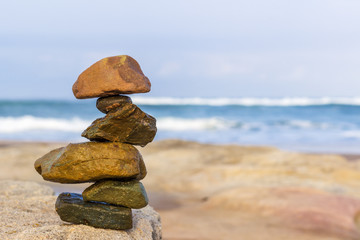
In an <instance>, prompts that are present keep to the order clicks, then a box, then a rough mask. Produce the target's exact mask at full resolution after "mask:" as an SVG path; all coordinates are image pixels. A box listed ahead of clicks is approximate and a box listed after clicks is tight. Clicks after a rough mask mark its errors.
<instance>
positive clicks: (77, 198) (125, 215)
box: [55, 193, 132, 230]
mask: <svg viewBox="0 0 360 240" xmlns="http://www.w3.org/2000/svg"><path fill="white" fill-rule="evenodd" d="M55 207H56V212H57V213H58V214H59V216H60V218H61V220H63V221H65V222H71V223H75V224H84V225H89V226H93V227H96V228H108V229H116V230H124V229H130V228H132V214H131V209H130V208H126V207H121V206H114V205H110V204H106V203H100V202H97V203H96V202H85V201H84V200H83V198H82V196H81V194H76V193H61V194H60V195H59V197H58V198H57V200H56V203H55Z"/></svg>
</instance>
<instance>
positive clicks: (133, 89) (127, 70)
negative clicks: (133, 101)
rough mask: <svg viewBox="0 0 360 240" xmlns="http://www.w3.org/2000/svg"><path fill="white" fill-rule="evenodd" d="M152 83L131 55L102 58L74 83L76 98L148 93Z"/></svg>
mask: <svg viewBox="0 0 360 240" xmlns="http://www.w3.org/2000/svg"><path fill="white" fill-rule="evenodd" d="M150 88H151V84H150V81H149V79H148V78H147V77H146V76H145V75H144V73H143V72H142V71H141V68H140V66H139V64H138V63H137V62H136V61H135V59H133V58H132V57H130V56H126V55H121V56H114V57H107V58H104V59H101V60H100V61H98V62H96V63H95V64H93V65H91V66H90V67H89V68H88V69H86V70H85V71H84V72H82V73H81V74H80V76H79V78H78V79H77V81H76V82H75V83H74V85H73V88H72V90H73V93H74V95H75V97H76V98H79V99H82V98H94V97H107V96H113V95H117V94H131V93H146V92H149V91H150Z"/></svg>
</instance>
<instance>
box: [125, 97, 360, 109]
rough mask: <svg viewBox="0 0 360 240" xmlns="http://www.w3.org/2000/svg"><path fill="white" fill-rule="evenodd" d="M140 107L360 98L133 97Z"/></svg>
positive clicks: (283, 103) (353, 100)
mask: <svg viewBox="0 0 360 240" xmlns="http://www.w3.org/2000/svg"><path fill="white" fill-rule="evenodd" d="M132 99H133V101H134V103H135V104H139V105H200V106H226V105H239V106H279V107H286V106H312V105H329V104H339V105H357V106H359V105H360V97H351V98H346V97H338V98H330V97H322V98H306V97H299V98H170V97H133V98H132Z"/></svg>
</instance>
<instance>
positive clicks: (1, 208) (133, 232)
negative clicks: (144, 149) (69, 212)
mask: <svg viewBox="0 0 360 240" xmlns="http://www.w3.org/2000/svg"><path fill="white" fill-rule="evenodd" d="M55 201H56V196H54V193H53V191H52V189H51V188H50V187H47V186H43V185H40V184H38V183H35V182H25V181H10V180H3V181H0V239H7V240H15V239H16V240H33V239H37V240H47V239H53V240H60V239H66V240H76V239H88V240H97V239H104V240H134V239H136V240H140V239H141V240H159V239H162V237H161V222H160V216H159V214H158V213H157V212H155V211H154V210H153V209H152V208H151V207H149V206H147V207H145V208H142V209H140V210H133V228H132V229H129V230H126V231H118V230H109V229H101V228H94V227H90V226H86V225H74V224H64V222H63V221H61V220H60V218H59V216H58V215H57V214H56V212H55V207H54V204H55Z"/></svg>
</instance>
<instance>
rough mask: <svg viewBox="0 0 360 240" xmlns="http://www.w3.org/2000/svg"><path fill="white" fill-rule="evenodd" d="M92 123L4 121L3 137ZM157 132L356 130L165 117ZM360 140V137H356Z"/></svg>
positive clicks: (36, 119)
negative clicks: (11, 134)
mask: <svg viewBox="0 0 360 240" xmlns="http://www.w3.org/2000/svg"><path fill="white" fill-rule="evenodd" d="M90 123H91V121H88V120H84V119H81V118H71V119H62V118H41V117H34V116H21V117H0V134H1V133H3V134H10V133H21V132H26V131H60V132H74V133H80V132H82V131H83V130H84V129H86V128H87V127H88V126H89V125H90ZM156 125H157V128H158V129H159V130H160V131H161V130H163V131H213V130H226V129H238V130H242V131H268V130H271V129H277V130H289V129H302V130H309V129H310V130H326V129H332V130H335V129H337V130H342V129H345V127H346V129H349V127H350V129H356V126H352V125H349V124H347V125H344V126H343V124H337V125H333V124H330V123H327V122H312V121H306V120H289V121H279V122H262V121H241V120H239V121H236V120H230V119H224V118H220V117H210V118H176V117H162V118H158V119H157V124H156ZM356 134H359V133H358V132H356V133H353V132H348V133H345V135H344V136H345V137H355V135H356ZM356 137H357V135H356Z"/></svg>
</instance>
